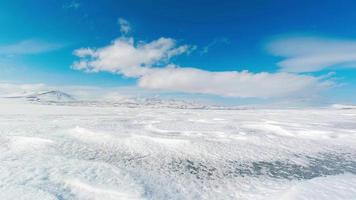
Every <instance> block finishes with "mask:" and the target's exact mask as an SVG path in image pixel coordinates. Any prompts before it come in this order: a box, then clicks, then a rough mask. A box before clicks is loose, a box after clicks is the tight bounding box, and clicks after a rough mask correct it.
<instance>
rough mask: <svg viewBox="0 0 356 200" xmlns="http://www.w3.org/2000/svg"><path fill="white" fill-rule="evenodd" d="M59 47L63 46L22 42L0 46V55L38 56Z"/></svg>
mask: <svg viewBox="0 0 356 200" xmlns="http://www.w3.org/2000/svg"><path fill="white" fill-rule="evenodd" d="M61 47H63V46H62V45H59V44H54V43H49V42H45V41H40V40H23V41H20V42H17V43H14V44H9V45H3V46H0V55H19V54H39V53H44V52H49V51H53V50H56V49H59V48H61Z"/></svg>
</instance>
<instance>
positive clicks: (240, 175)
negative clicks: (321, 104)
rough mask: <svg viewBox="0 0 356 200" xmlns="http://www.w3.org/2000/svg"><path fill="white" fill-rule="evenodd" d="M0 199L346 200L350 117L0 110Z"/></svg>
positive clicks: (354, 139) (303, 112) (352, 162)
mask: <svg viewBox="0 0 356 200" xmlns="http://www.w3.org/2000/svg"><path fill="white" fill-rule="evenodd" d="M0 151H1V154H0V199H2V200H3V199H5V200H6V199H9V200H10V199H26V200H27V199H36V200H37V199H58V200H66V199H85V200H87V199H88V200H89V199H99V200H105V199H115V200H116V199H155V200H156V199H253V200H255V199H257V200H258V199H273V200H274V199H287V200H288V199H291V200H300V199H315V200H319V199H348V200H349V199H356V189H355V188H356V110H355V109H334V108H330V109H300V110H296V109H294V110H293V109H286V110H277V109H273V110H267V109H256V110H204V109H169V108H152V107H139V108H126V107H110V106H105V107H94V106H91V107H89V106H84V105H83V106H79V105H76V106H63V105H40V104H30V103H24V102H21V103H19V102H14V101H13V100H11V101H9V100H6V101H4V100H2V101H1V102H0Z"/></svg>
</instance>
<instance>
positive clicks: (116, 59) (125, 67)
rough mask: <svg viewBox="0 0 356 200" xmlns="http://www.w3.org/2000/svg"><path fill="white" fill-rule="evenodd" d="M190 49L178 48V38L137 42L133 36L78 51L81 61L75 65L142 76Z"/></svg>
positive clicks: (87, 69) (86, 68) (78, 67)
mask: <svg viewBox="0 0 356 200" xmlns="http://www.w3.org/2000/svg"><path fill="white" fill-rule="evenodd" d="M188 51H189V46H188V45H183V46H178V47H177V45H176V42H175V40H173V39H170V38H160V39H158V40H154V41H152V42H150V43H143V42H142V41H140V42H138V43H135V42H134V39H133V38H125V37H120V38H118V39H116V40H114V41H113V42H112V43H111V44H110V45H109V46H106V47H103V48H99V49H90V48H89V49H88V48H86V49H85V48H84V49H78V50H76V51H75V52H74V54H75V55H76V56H78V57H79V58H80V61H78V62H75V63H74V65H73V68H74V69H78V70H84V71H87V72H99V71H108V72H112V73H118V74H123V75H125V76H127V77H139V76H142V75H144V74H146V73H147V72H148V71H150V70H151V69H150V68H151V67H152V66H153V65H154V64H159V63H166V62H167V61H168V60H169V59H170V58H171V57H173V56H176V55H179V54H182V53H185V52H188Z"/></svg>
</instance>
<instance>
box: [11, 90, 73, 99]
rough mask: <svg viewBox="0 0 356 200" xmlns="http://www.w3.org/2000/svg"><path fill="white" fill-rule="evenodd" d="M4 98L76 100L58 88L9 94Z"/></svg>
mask: <svg viewBox="0 0 356 200" xmlns="http://www.w3.org/2000/svg"><path fill="white" fill-rule="evenodd" d="M4 98H8V99H23V100H27V101H37V102H67V101H75V98H74V97H73V96H71V95H69V94H67V93H65V92H61V91H58V90H50V91H41V92H33V93H28V92H25V93H24V94H20V95H9V96H5V97H4Z"/></svg>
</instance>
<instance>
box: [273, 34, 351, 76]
mask: <svg viewBox="0 0 356 200" xmlns="http://www.w3.org/2000/svg"><path fill="white" fill-rule="evenodd" d="M268 50H269V52H270V53H272V54H273V55H276V56H281V57H284V60H282V61H281V62H279V63H278V66H280V67H281V70H282V71H286V72H315V71H320V70H323V69H327V68H345V67H356V41H352V40H337V39H327V38H317V37H290V38H283V39H279V40H275V41H273V42H271V43H270V44H269V45H268Z"/></svg>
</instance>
